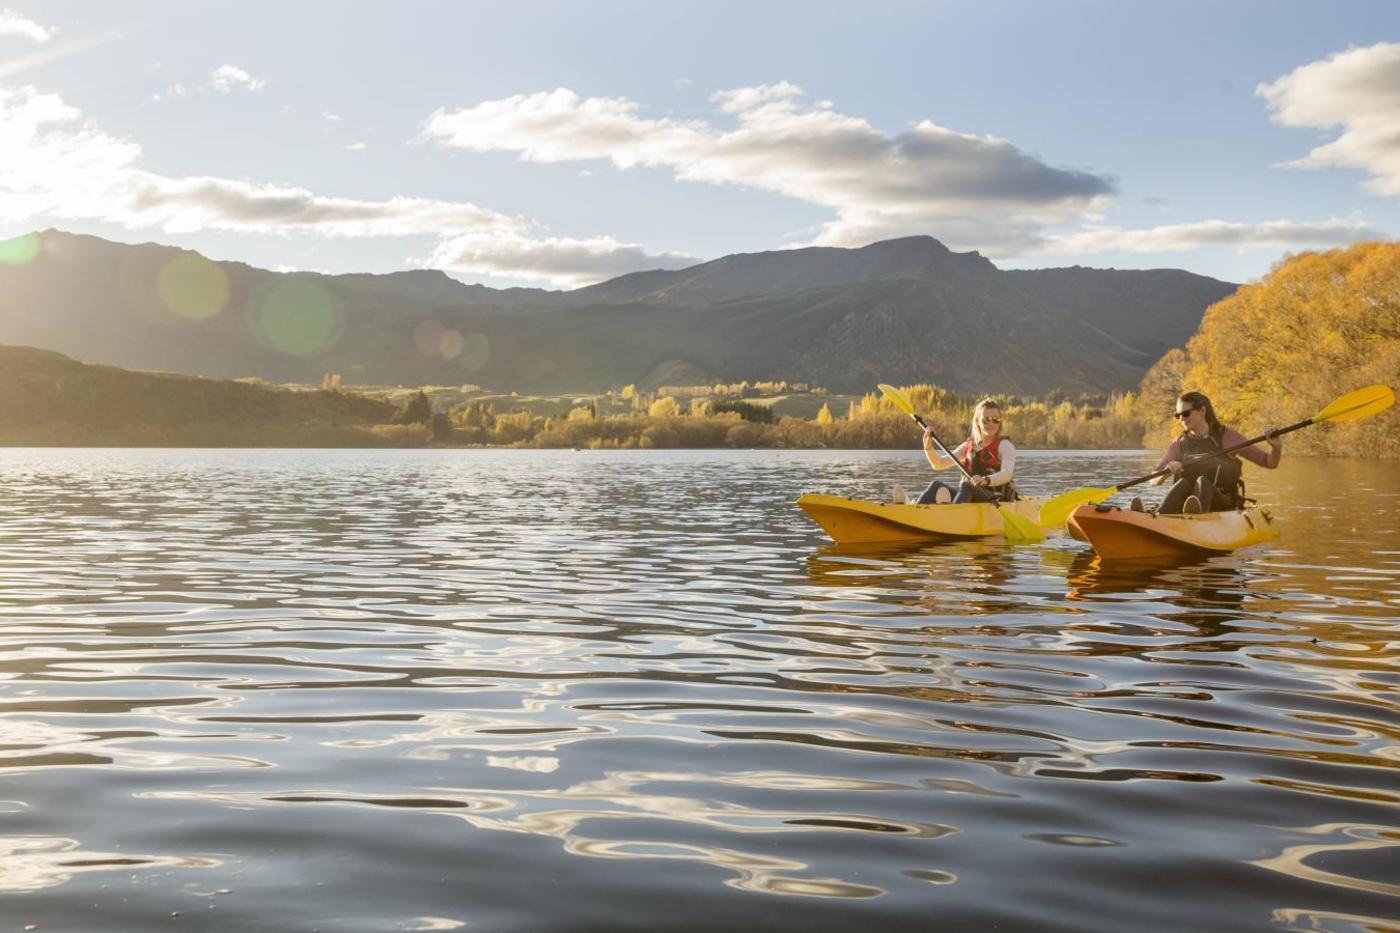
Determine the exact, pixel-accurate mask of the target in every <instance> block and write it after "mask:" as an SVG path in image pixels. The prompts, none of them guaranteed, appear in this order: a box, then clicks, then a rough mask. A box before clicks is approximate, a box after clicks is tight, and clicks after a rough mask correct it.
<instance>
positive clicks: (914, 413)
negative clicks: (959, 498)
mask: <svg viewBox="0 0 1400 933" xmlns="http://www.w3.org/2000/svg"><path fill="white" fill-rule="evenodd" d="M909 417H911V418H913V419H914V420H915V421H917V422H918V423H919V427H921V428H923V429H924V430H925V431H927V432H928V436H929V437H931V438H933V442H934V443H935V444H937V445H938V449H939V450H941V451H943V456H945V457H947V458H948V459H949V460H951V461H953V465H954V466H956V467H957V468H958V469H959V470H961V471H962V475H963V476H966V477H967V481H968V482H969V483H971V482H972V474H971V473H969V472H967V467H965V466H963V465H962V461H961V460H959V459H958V458H957V457H955V456H953V452H952V451H951V450H949V449H948V445H947V444H945V443H943V442H942V441H940V440H939V439H938V435H937V434H935V433H933V429H932V428H930V427H929V426H928V422H927V421H925V420H924V419H923V416H922V415H920V414H919V413H918V412H917V411H911V412H910V413H909Z"/></svg>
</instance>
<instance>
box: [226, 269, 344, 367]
mask: <svg viewBox="0 0 1400 933" xmlns="http://www.w3.org/2000/svg"><path fill="white" fill-rule="evenodd" d="M344 318H345V314H344V311H343V310H342V308H341V306H340V302H339V301H337V300H336V298H335V296H334V295H332V294H331V293H330V292H328V291H327V290H326V289H324V288H322V287H321V286H320V285H317V284H316V283H315V282H310V281H306V280H304V279H295V278H294V279H287V280H285V281H281V282H277V283H276V284H274V285H272V286H270V287H268V288H267V289H265V290H261V291H259V292H257V293H255V294H254V295H253V297H252V299H251V300H250V302H249V319H250V324H251V325H252V328H253V334H254V336H256V337H257V338H258V340H259V341H261V343H262V344H263V346H265V347H267V348H268V349H270V350H275V351H277V352H278V353H285V354H287V355H288V356H314V355H316V354H317V353H323V352H325V351H326V350H329V349H330V348H331V347H333V346H335V344H336V342H337V341H338V340H339V339H340V334H341V332H342V330H343V329H344V326H345V319H344Z"/></svg>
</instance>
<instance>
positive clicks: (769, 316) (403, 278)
mask: <svg viewBox="0 0 1400 933" xmlns="http://www.w3.org/2000/svg"><path fill="white" fill-rule="evenodd" d="M37 236H38V237H39V241H40V247H41V248H40V249H39V250H38V252H37V255H36V256H35V258H33V259H32V260H31V261H29V262H24V263H12V264H0V343H11V344H25V345H30V346H37V347H46V348H49V349H53V350H57V351H60V352H62V353H66V354H70V355H72V356H75V357H78V358H81V359H88V360H96V361H101V362H105V363H111V364H114V365H118V366H124V367H128V368H132V369H162V370H173V371H178V372H186V373H196V374H201V375H204V376H210V377H237V376H258V377H261V378H265V379H268V380H270V381H274V382H303V383H306V382H310V383H319V381H320V379H321V376H322V374H323V373H325V372H335V373H339V374H341V375H342V377H343V378H344V380H345V382H346V383H347V384H381V385H383V384H389V385H394V384H403V385H431V384H442V385H454V384H458V383H462V382H471V383H477V384H480V385H483V386H488V387H490V388H492V389H497V390H502V391H511V390H517V391H521V392H546V393H553V392H567V391H579V392H584V391H598V390H601V389H604V388H607V387H610V386H622V385H626V384H628V383H636V384H638V385H639V386H641V387H643V388H649V387H654V386H655V385H657V384H661V383H672V384H675V383H703V382H713V381H725V382H737V381H740V380H745V379H747V380H756V379H786V380H795V381H805V382H810V383H813V384H817V385H822V386H825V387H827V388H830V389H832V390H833V391H846V392H854V391H869V390H870V389H871V388H872V386H873V385H874V384H875V383H876V382H901V381H902V382H928V381H932V382H936V383H938V384H940V385H943V386H945V387H946V388H950V389H954V390H956V391H962V392H984V391H993V392H1011V393H1018V394H1030V395H1042V394H1045V393H1047V392H1049V391H1051V390H1057V389H1058V390H1063V391H1066V392H1074V393H1078V392H1096V393H1097V392H1107V391H1119V390H1126V389H1132V388H1135V387H1136V385H1137V383H1138V380H1139V379H1140V378H1141V376H1142V375H1143V373H1144V372H1145V371H1146V370H1147V368H1148V367H1149V366H1150V365H1151V364H1152V363H1153V362H1155V361H1156V360H1157V358H1158V357H1160V355H1161V353H1162V352H1163V351H1164V350H1165V349H1167V348H1170V347H1174V346H1181V345H1183V344H1185V342H1186V341H1187V339H1189V338H1190V336H1191V335H1192V334H1194V333H1195V331H1196V328H1197V326H1198V325H1199V323H1200V320H1201V315H1202V313H1203V312H1204V310H1205V308H1206V307H1207V306H1209V305H1210V304H1212V303H1214V302H1215V301H1218V300H1220V299H1221V298H1224V297H1225V296H1227V295H1229V294H1230V293H1231V292H1233V291H1234V286H1233V285H1230V284H1229V283H1225V282H1220V281H1217V280H1215V279H1210V278H1206V277H1204V276H1198V275H1193V274H1191V273H1187V272H1181V271H1178V270H1152V271H1146V272H1137V271H1115V270H1094V269H1081V268H1077V267H1076V268H1073V269H1046V270H1035V271H1003V270H1000V269H997V268H996V266H994V265H993V264H992V263H991V262H989V261H988V260H987V259H985V258H984V257H982V256H980V255H978V254H977V253H955V252H952V251H951V250H949V249H947V247H945V246H944V245H943V244H941V243H939V242H938V241H937V240H934V239H933V238H931V237H909V238H904V239H899V240H890V241H886V242H883V243H876V244H872V245H870V246H867V247H864V248H863V249H849V250H848V249H832V248H814V249H799V250H781V251H775V252H766V253H752V254H739V255H734V256H726V257H724V258H722V259H717V260H714V261H713V262H707V263H702V264H699V265H697V266H693V267H691V268H689V269H682V270H678V271H652V272H641V273H634V274H631V275H625V276H620V277H618V278H615V279H612V280H610V281H607V282H603V283H600V284H598V285H593V286H589V287H587V288H582V289H578V290H575V291H572V292H559V291H546V290H542V289H491V288H487V287H485V286H481V285H466V284H463V283H461V282H457V281H456V280H454V279H451V278H449V277H448V276H446V275H444V274H442V273H441V272H436V271H429V270H418V271H411V272H398V273H392V274H388V275H365V274H355V275H322V274H318V273H309V272H296V273H277V272H269V271H266V270H262V269H256V268H253V267H251V266H247V265H244V264H241V263H222V262H221V263H214V262H211V261H209V260H206V259H204V258H203V257H200V256H199V255H198V254H196V253H192V252H189V251H187V250H178V249H174V248H171V247H167V246H160V245H156V244H142V245H138V246H131V245H125V244H117V243H112V242H109V241H106V240H103V239H100V238H97V237H89V236H77V235H73V234H67V233H63V232H59V231H46V232H44V233H42V234H38V235H37Z"/></svg>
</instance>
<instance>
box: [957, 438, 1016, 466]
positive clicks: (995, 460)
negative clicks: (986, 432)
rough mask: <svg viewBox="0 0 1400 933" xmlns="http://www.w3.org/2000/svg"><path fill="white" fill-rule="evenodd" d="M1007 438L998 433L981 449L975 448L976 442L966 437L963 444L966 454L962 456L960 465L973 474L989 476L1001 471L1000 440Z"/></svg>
mask: <svg viewBox="0 0 1400 933" xmlns="http://www.w3.org/2000/svg"><path fill="white" fill-rule="evenodd" d="M1006 439H1007V438H1006V437H1005V436H1004V435H1001V434H998V435H997V436H996V437H994V438H992V442H991V443H990V444H988V445H987V446H986V447H983V448H982V449H981V450H978V449H977V445H976V442H975V441H973V440H972V438H968V439H967V440H966V441H965V442H964V443H963V446H964V447H966V448H967V456H965V457H964V458H963V461H962V465H963V468H964V469H966V470H967V472H969V473H971V474H972V475H973V476H991V475H992V474H993V473H998V472H1000V471H1001V451H1000V447H1001V442H1002V441H1004V440H1006Z"/></svg>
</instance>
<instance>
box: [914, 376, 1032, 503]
mask: <svg viewBox="0 0 1400 933" xmlns="http://www.w3.org/2000/svg"><path fill="white" fill-rule="evenodd" d="M1001 424H1002V418H1001V406H1000V405H999V404H998V403H997V401H996V400H995V399H991V398H984V399H982V401H980V402H978V403H977V407H976V408H974V409H973V410H972V436H971V437H969V438H968V439H967V440H965V441H963V442H962V443H961V444H959V445H958V446H957V447H955V448H954V449H953V451H952V454H953V457H954V458H955V460H956V461H957V462H956V463H955V462H954V460H949V459H948V458H946V457H944V456H943V454H942V453H941V452H940V451H939V449H938V445H937V444H935V443H934V440H933V428H929V429H927V430H926V431H924V456H925V457H928V462H929V465H930V466H931V467H933V468H934V469H935V470H946V469H949V468H951V467H955V466H957V464H958V463H961V464H962V465H963V467H964V468H966V470H967V472H968V473H970V474H971V476H972V478H971V479H970V480H969V479H968V478H967V477H963V479H962V482H960V483H959V484H958V488H957V491H956V492H954V491H953V488H952V487H951V486H949V485H948V484H947V483H944V482H943V481H941V480H934V481H933V482H932V483H929V485H928V488H927V489H925V490H924V491H923V492H922V493H921V494H920V495H919V498H918V499H916V500H915V501H916V502H917V503H918V504H919V505H927V504H929V503H938V504H942V503H945V502H955V503H960V502H1014V501H1015V499H1016V487H1015V486H1014V485H1012V483H1011V478H1012V476H1013V475H1014V474H1015V472H1016V445H1015V444H1013V443H1011V438H1009V437H1007V436H1006V435H1004V434H1002V433H1001ZM899 492H900V491H896V495H895V499H896V500H899V499H900V496H899Z"/></svg>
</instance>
